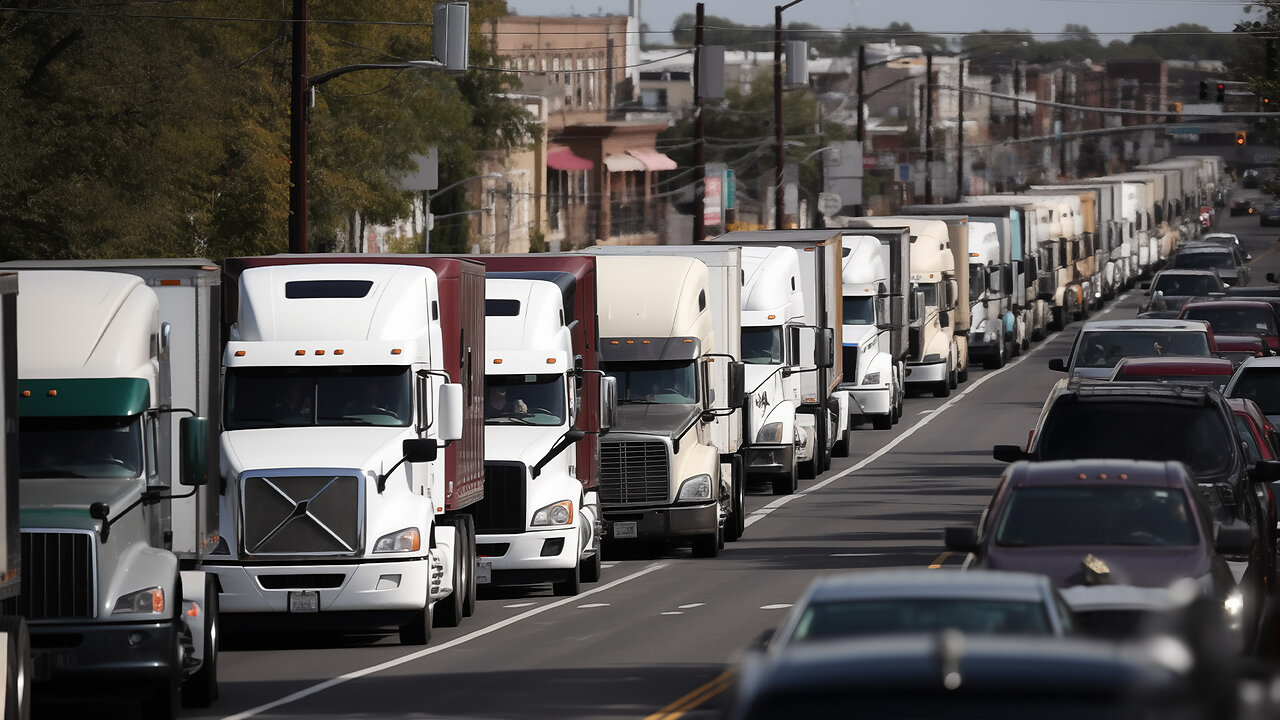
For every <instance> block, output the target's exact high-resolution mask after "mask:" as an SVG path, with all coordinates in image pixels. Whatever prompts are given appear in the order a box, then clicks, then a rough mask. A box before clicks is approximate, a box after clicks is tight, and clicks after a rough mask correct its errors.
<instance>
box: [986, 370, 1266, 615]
mask: <svg viewBox="0 0 1280 720" xmlns="http://www.w3.org/2000/svg"><path fill="white" fill-rule="evenodd" d="M1232 382H1235V380H1234V379H1233V380H1232ZM1228 387H1229V386H1228ZM1263 409H1264V410H1265V409H1266V408H1265V406H1263ZM992 456H993V457H995V459H997V460H1001V461H1004V462H1014V461H1017V460H1036V461H1049V460H1084V459H1095V458H1104V459H1105V458H1132V459H1135V460H1151V461H1171V460H1172V461H1178V462H1181V463H1183V464H1184V465H1185V466H1186V467H1187V468H1188V469H1189V470H1190V472H1191V473H1193V474H1194V477H1195V481H1196V483H1197V484H1198V485H1199V487H1200V490H1201V492H1202V493H1203V494H1204V496H1205V497H1206V498H1207V500H1208V504H1209V508H1210V509H1211V510H1212V520H1213V521H1214V522H1216V523H1218V524H1219V525H1222V526H1232V525H1241V526H1244V527H1247V528H1249V530H1250V533H1251V536H1252V542H1251V543H1250V545H1249V548H1248V550H1247V551H1245V552H1233V553H1231V554H1230V555H1229V556H1228V560H1229V561H1230V562H1232V563H1233V564H1234V567H1235V569H1236V570H1237V571H1238V573H1237V574H1238V575H1241V576H1243V580H1242V585H1243V587H1244V589H1245V596H1246V597H1247V598H1248V600H1249V603H1250V613H1249V623H1250V625H1249V627H1252V623H1254V622H1255V621H1256V620H1257V618H1258V615H1257V613H1258V610H1259V609H1260V607H1261V603H1260V601H1261V599H1262V598H1264V597H1265V593H1266V592H1267V590H1268V589H1269V588H1271V587H1273V582H1274V576H1275V553H1276V548H1275V542H1274V537H1275V525H1274V523H1272V522H1271V521H1270V499H1269V496H1268V494H1267V491H1266V488H1265V487H1264V484H1265V483H1268V482H1272V481H1274V480H1276V479H1280V471H1278V470H1277V467H1278V466H1280V464H1277V463H1269V462H1262V463H1251V462H1249V458H1248V457H1247V456H1246V455H1245V452H1244V450H1243V448H1242V447H1241V440H1240V437H1239V436H1238V435H1237V433H1236V423H1235V418H1234V413H1233V412H1232V410H1231V408H1230V406H1229V405H1228V404H1227V401H1226V399H1225V398H1224V397H1223V395H1222V394H1221V393H1219V392H1218V391H1217V390H1215V389H1213V388H1212V387H1208V386H1193V385H1158V384H1153V383H1134V382H1111V383H1091V382H1085V381H1082V380H1079V379H1076V380H1060V381H1059V382H1058V383H1057V384H1055V385H1054V387H1053V389H1051V390H1050V392H1049V397H1048V398H1047V399H1046V401H1045V404H1044V408H1043V409H1042V410H1041V412H1040V417H1039V420H1038V421H1037V423H1036V425H1035V427H1034V428H1033V429H1032V431H1031V439H1030V441H1029V443H1028V446H1027V449H1026V450H1025V451H1024V450H1022V448H1020V447H1019V446H1017V445H997V446H996V447H995V448H994V449H993V451H992ZM1049 574H1050V576H1052V573H1049Z"/></svg>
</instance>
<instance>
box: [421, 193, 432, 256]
mask: <svg viewBox="0 0 1280 720" xmlns="http://www.w3.org/2000/svg"><path fill="white" fill-rule="evenodd" d="M422 252H423V253H430V252H431V191H430V190H423V191H422Z"/></svg>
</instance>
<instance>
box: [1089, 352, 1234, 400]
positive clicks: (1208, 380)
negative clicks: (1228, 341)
mask: <svg viewBox="0 0 1280 720" xmlns="http://www.w3.org/2000/svg"><path fill="white" fill-rule="evenodd" d="M1219 352H1221V349H1219ZM1235 369H1236V366H1235V365H1234V364H1232V362H1231V361H1230V360H1226V359H1223V358H1216V357H1127V358H1121V359H1120V362H1118V363H1116V366H1115V368H1114V369H1113V370H1112V371H1111V378H1110V379H1111V380H1113V381H1126V380H1128V381H1132V382H1160V383H1173V384H1180V383H1191V384H1197V383H1199V384H1204V385H1212V386H1213V387H1216V388H1218V389H1219V390H1222V389H1223V388H1225V387H1226V386H1227V381H1228V380H1230V379H1231V374H1232V373H1233V372H1235Z"/></svg>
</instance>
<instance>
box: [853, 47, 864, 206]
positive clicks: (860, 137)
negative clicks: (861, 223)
mask: <svg viewBox="0 0 1280 720" xmlns="http://www.w3.org/2000/svg"><path fill="white" fill-rule="evenodd" d="M866 69H867V50H866V47H865V46H864V45H861V44H859V45H858V134H857V137H856V139H857V141H858V148H859V152H860V153H861V154H863V155H866V152H867V130H866V127H865V126H864V123H863V121H862V106H863V103H865V102H866V100H867V96H866V94H865V92H864V91H863V86H862V82H863V80H862V74H863V72H865V71H866ZM858 162H862V160H861V159H859V160H858ZM862 173H863V175H865V174H866V171H865V170H863V171H862ZM858 186H859V187H861V186H862V183H858ZM853 214H854V216H855V217H862V192H861V191H859V192H858V197H857V198H855V199H854V203H853Z"/></svg>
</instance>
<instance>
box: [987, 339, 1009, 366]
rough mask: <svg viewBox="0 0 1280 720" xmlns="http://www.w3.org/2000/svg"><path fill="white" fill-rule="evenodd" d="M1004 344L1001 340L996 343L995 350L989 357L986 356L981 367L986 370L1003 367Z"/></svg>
mask: <svg viewBox="0 0 1280 720" xmlns="http://www.w3.org/2000/svg"><path fill="white" fill-rule="evenodd" d="M1004 345H1005V344H1004V341H1003V340H1002V341H1000V342H999V343H997V344H996V350H995V352H993V353H992V354H991V357H989V358H987V360H986V362H984V363H982V367H984V368H986V369H988V370H999V369H1000V368H1002V367H1004Z"/></svg>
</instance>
